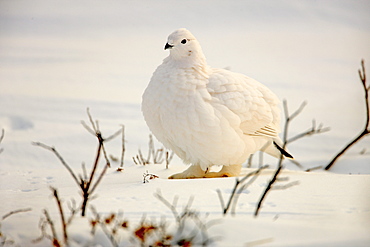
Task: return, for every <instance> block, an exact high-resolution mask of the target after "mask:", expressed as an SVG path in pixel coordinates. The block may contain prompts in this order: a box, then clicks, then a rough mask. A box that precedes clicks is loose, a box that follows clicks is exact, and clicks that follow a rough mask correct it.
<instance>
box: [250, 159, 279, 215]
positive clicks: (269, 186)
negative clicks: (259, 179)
mask: <svg viewBox="0 0 370 247" xmlns="http://www.w3.org/2000/svg"><path fill="white" fill-rule="evenodd" d="M282 168H283V166H281V165H279V166H278V169H276V172H275V174H274V176H273V177H272V179H271V181H270V182H269V183H268V185H267V187H266V188H265V191H264V192H263V194H262V196H261V199H260V200H259V202H258V204H257V207H256V211H255V212H254V216H255V217H257V216H258V212H259V210H260V208H261V206H262V203H263V200H264V199H265V197H266V195H267V193H268V192H269V190H270V189H271V187H272V185H273V184H274V183H275V181H276V179H277V176H278V175H279V173H280V171H281V169H282Z"/></svg>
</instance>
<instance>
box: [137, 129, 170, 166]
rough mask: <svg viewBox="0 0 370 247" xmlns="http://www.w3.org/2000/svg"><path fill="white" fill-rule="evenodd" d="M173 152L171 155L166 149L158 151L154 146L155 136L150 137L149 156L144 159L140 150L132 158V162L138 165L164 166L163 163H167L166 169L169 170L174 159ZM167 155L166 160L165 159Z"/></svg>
mask: <svg viewBox="0 0 370 247" xmlns="http://www.w3.org/2000/svg"><path fill="white" fill-rule="evenodd" d="M173 154H174V153H173V152H171V154H169V151H168V150H165V148H164V147H162V148H158V149H156V148H155V146H154V141H153V136H152V135H149V142H148V155H147V157H146V158H144V156H143V154H142V152H141V149H139V150H138V154H137V155H136V156H134V157H132V160H133V161H134V163H135V164H136V165H144V166H145V165H148V164H151V163H153V164H162V163H163V161H166V168H168V166H169V164H170V162H171V160H172V157H173ZM163 155H165V159H164V158H163Z"/></svg>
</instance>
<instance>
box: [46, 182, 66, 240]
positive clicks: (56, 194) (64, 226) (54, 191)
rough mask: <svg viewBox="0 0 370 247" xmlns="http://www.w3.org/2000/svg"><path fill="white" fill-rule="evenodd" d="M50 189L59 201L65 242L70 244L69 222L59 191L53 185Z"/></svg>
mask: <svg viewBox="0 0 370 247" xmlns="http://www.w3.org/2000/svg"><path fill="white" fill-rule="evenodd" d="M50 189H51V191H52V192H53V196H54V198H55V200H56V201H57V204H58V210H59V214H60V219H61V222H62V229H63V239H64V244H65V245H68V234H67V223H66V220H65V217H64V212H63V207H62V203H61V201H60V199H59V195H58V191H57V190H56V189H55V188H53V187H50Z"/></svg>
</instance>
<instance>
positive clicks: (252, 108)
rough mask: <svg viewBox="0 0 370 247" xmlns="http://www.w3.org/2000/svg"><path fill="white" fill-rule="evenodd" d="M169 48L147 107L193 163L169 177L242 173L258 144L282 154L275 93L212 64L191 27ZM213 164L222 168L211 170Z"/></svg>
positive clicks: (163, 136)
mask: <svg viewBox="0 0 370 247" xmlns="http://www.w3.org/2000/svg"><path fill="white" fill-rule="evenodd" d="M165 49H170V55H169V56H168V57H167V58H165V59H164V61H163V63H162V64H161V65H160V66H159V67H158V68H157V69H156V71H155V72H154V74H153V76H152V78H151V80H150V83H149V85H148V87H147V88H146V90H145V92H144V94H143V100H142V111H143V114H144V118H145V121H146V123H147V124H148V126H149V129H150V130H151V132H152V133H153V134H154V135H155V137H156V138H157V139H158V140H159V141H160V142H162V143H163V145H164V146H165V147H167V148H169V149H172V150H173V151H174V152H175V153H176V154H177V155H178V156H179V157H180V158H181V159H183V161H184V162H185V163H189V164H192V166H190V167H189V169H187V170H186V171H184V172H182V173H178V174H174V175H172V176H171V177H170V178H197V177H223V176H237V175H239V173H240V170H241V164H242V163H243V162H245V160H246V159H247V158H248V157H249V156H250V155H251V154H253V153H255V152H256V151H258V150H261V149H263V151H265V152H267V153H269V154H271V155H273V156H276V157H279V156H280V151H279V150H278V149H277V148H276V147H275V145H274V144H273V142H275V143H278V144H280V143H281V141H280V139H279V137H278V133H279V124H280V117H279V114H280V113H279V108H278V104H279V100H278V98H277V97H276V96H275V94H273V93H272V92H271V91H270V90H269V89H268V88H267V87H265V86H264V85H262V84H261V83H259V82H257V81H255V80H253V79H251V78H249V77H247V76H245V75H242V74H239V73H234V72H231V71H228V70H224V69H213V68H210V67H209V66H208V65H207V63H206V59H205V57H204V55H203V52H202V49H201V47H200V45H199V43H198V41H197V40H196V39H195V37H194V36H193V35H192V34H191V33H190V32H189V31H188V30H186V29H183V28H182V29H178V30H176V31H175V32H173V33H172V34H171V35H170V36H169V37H168V41H167V44H166V46H165ZM213 165H217V166H223V168H222V169H221V171H219V172H208V170H209V169H208V168H209V167H210V166H213Z"/></svg>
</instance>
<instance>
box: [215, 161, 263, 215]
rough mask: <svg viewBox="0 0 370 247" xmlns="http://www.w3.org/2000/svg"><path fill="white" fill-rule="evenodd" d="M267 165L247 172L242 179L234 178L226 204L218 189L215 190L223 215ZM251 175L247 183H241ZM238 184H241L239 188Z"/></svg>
mask: <svg viewBox="0 0 370 247" xmlns="http://www.w3.org/2000/svg"><path fill="white" fill-rule="evenodd" d="M267 167H268V166H267V165H265V166H262V167H260V168H259V169H257V170H255V171H253V172H250V173H248V174H247V175H245V176H244V177H243V178H242V179H239V178H236V179H235V185H234V188H233V190H232V192H231V194H230V197H229V200H228V202H227V204H226V205H225V202H224V199H223V197H222V194H221V191H220V190H219V189H218V190H217V194H218V197H219V200H220V203H221V207H222V211H223V215H226V214H227V212H228V211H229V209H230V206H231V204H232V203H234V205H235V204H236V203H237V201H238V197H239V195H240V194H241V193H242V191H243V190H245V189H246V188H247V187H248V186H249V185H250V184H251V183H253V181H254V180H255V179H256V178H257V176H258V174H259V173H260V172H261V171H262V170H263V169H265V168H267ZM251 177H252V179H251V180H250V181H249V183H247V184H243V183H244V182H245V181H246V180H247V179H249V178H251ZM239 186H241V188H239ZM238 188H239V190H238ZM233 214H234V211H233Z"/></svg>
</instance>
